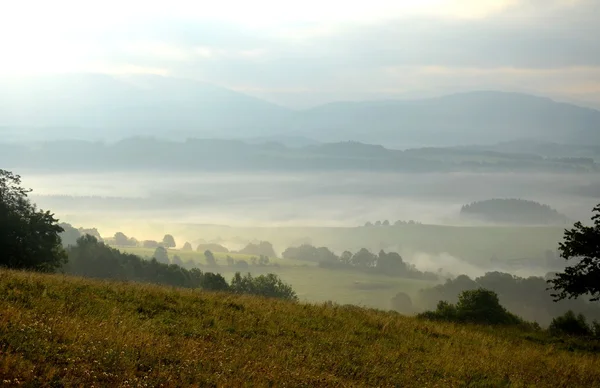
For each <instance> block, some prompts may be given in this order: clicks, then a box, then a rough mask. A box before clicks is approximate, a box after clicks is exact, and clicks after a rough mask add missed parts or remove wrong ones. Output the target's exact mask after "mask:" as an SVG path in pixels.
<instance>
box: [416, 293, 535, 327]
mask: <svg viewBox="0 0 600 388" xmlns="http://www.w3.org/2000/svg"><path fill="white" fill-rule="evenodd" d="M419 316H420V317H422V318H426V319H433V320H444V321H451V322H463V323H478V324H487V325H520V324H524V323H525V322H524V321H523V320H522V319H521V318H519V317H518V316H516V315H514V314H512V313H510V312H508V311H507V310H506V309H505V308H504V307H503V306H502V305H501V304H500V301H499V300H498V295H497V294H496V293H495V292H494V291H490V290H486V289H483V288H479V289H477V290H468V291H463V292H462V293H461V294H460V295H459V297H458V303H456V305H453V304H452V303H448V302H446V301H440V302H438V305H437V308H436V310H435V311H428V312H425V313H422V314H419Z"/></svg>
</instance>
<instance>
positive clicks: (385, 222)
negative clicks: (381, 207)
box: [381, 220, 390, 226]
mask: <svg viewBox="0 0 600 388" xmlns="http://www.w3.org/2000/svg"><path fill="white" fill-rule="evenodd" d="M381 225H382V226H390V221H388V220H385V221H383V223H382V224H381Z"/></svg>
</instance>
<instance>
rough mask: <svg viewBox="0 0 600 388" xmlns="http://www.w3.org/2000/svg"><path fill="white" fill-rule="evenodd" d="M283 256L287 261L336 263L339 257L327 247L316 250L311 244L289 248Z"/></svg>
mask: <svg viewBox="0 0 600 388" xmlns="http://www.w3.org/2000/svg"><path fill="white" fill-rule="evenodd" d="M281 256H282V257H283V258H285V259H296V260H306V261H314V262H336V261H338V257H337V256H336V255H335V253H333V252H331V251H330V250H329V249H328V248H326V247H320V248H315V247H314V246H312V245H310V244H303V245H300V246H299V247H289V248H287V249H286V250H285V251H284V252H283V253H282V254H281Z"/></svg>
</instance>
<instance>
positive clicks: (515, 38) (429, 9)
mask: <svg viewBox="0 0 600 388" xmlns="http://www.w3.org/2000/svg"><path fill="white" fill-rule="evenodd" d="M25 3H26V1H25ZM58 3H59V5H56V4H55V5H54V8H52V7H50V8H48V9H46V10H45V12H48V13H49V14H53V13H54V14H56V15H59V13H60V12H62V11H61V9H62V10H63V11H64V10H65V9H67V8H68V7H73V10H75V12H77V14H78V15H79V16H80V18H72V19H75V20H74V21H71V20H70V19H69V21H68V22H67V21H65V23H61V24H59V25H56V26H55V27H56V28H50V27H53V26H51V25H49V24H48V23H49V22H48V20H53V19H52V18H46V19H39V20H38V19H35V20H36V23H39V26H38V27H37V28H30V27H31V26H28V25H25V27H23V26H20V25H19V24H18V23H17V22H16V21H15V20H17V21H18V18H17V19H15V18H12V19H13V21H15V22H12V23H11V24H7V25H8V26H9V27H10V28H11V31H12V32H13V34H12V35H13V36H14V35H18V36H20V38H19V39H12V40H11V42H12V43H11V44H10V45H3V47H9V48H10V49H9V50H8V52H5V54H6V55H3V57H4V58H8V60H7V61H6V60H5V61H4V65H3V66H4V69H5V70H6V69H9V70H10V69H20V68H27V69H30V68H33V67H35V66H44V64H45V63H46V62H47V60H48V57H50V56H51V53H52V52H53V50H54V49H56V52H57V53H58V55H55V56H54V58H58V59H60V61H58V60H56V59H55V60H54V62H56V63H54V62H53V61H49V63H53V66H52V70H55V69H56V68H60V67H61V66H62V67H64V68H65V69H69V71H72V70H73V69H81V70H85V71H89V70H90V69H92V70H93V69H97V68H100V67H105V68H107V69H127V68H130V69H142V70H140V71H143V72H154V71H156V72H159V73H161V74H171V75H174V76H179V77H190V78H195V79H199V80H203V81H208V82H212V83H215V84H220V85H223V86H227V87H231V88H234V89H238V90H254V91H255V94H258V95H260V96H262V97H266V98H269V99H274V100H278V99H282V100H283V101H284V102H287V103H290V104H293V105H310V104H315V103H319V102H324V101H327V100H330V99H339V98H342V99H360V98H371V97H372V98H377V97H385V96H399V95H403V94H406V93H409V94H410V93H413V94H414V93H417V91H420V93H422V94H427V93H435V91H437V93H441V92H446V91H451V90H458V89H463V88H470V89H473V88H475V89H487V88H505V89H522V90H529V91H534V92H535V91H537V92H538V93H541V94H543V93H549V94H561V93H562V94H564V95H565V96H567V95H585V96H597V95H600V89H599V87H598V81H595V80H597V79H598V78H597V76H598V68H600V40H598V39H597V36H600V23H598V20H600V2H598V1H596V0H546V1H541V0H504V1H499V2H481V1H475V0H425V1H423V2H392V1H385V0H374V1H372V2H369V3H368V6H367V5H365V4H364V3H347V2H346V3H341V2H325V3H324V2H322V1H320V2H317V1H315V0H310V1H308V2H304V3H302V4H300V3H298V4H295V5H294V6H292V7H291V8H290V9H284V8H285V7H283V5H282V4H281V3H280V2H275V1H272V0H260V1H259V2H258V3H251V4H250V5H249V4H247V3H242V2H239V1H237V2H236V1H230V0H228V1H221V2H218V4H216V5H211V6H208V5H202V4H201V3H192V2H187V1H183V0H174V1H173V2H171V6H170V7H166V6H165V3H164V2H157V1H149V2H144V3H141V2H137V1H134V2H128V3H127V4H126V5H123V7H121V8H119V7H117V5H118V4H117V3H116V2H115V1H108V5H106V6H105V7H100V8H98V7H96V8H94V9H92V11H93V12H92V11H90V10H88V9H84V8H82V7H81V6H79V5H77V2H73V1H67V0H60V1H59V2H58ZM15 4H17V3H15ZM18 4H21V2H19V3H18ZM199 4H200V5H199ZM361 4H362V5H361ZM399 4H401V5H399ZM411 4H412V5H411ZM416 4H420V5H416ZM12 7H17V8H15V9H16V10H13V14H15V15H16V14H19V12H20V15H27V13H25V10H27V7H26V5H12ZM19 7H20V8H19ZM61 7H62V8H61ZM65 7H66V8H65ZM117 11H119V12H117ZM8 13H10V9H9V12H8ZM93 13H97V15H96V16H97V18H96V19H100V20H103V21H104V22H98V21H92V20H89V23H86V20H88V19H87V18H91V16H93V15H92V14H93ZM5 15H6V13H5ZM13 16H14V15H13ZM159 16H160V17H159ZM0 19H2V18H1V17H0ZM9 19H11V18H9V17H5V18H4V19H3V20H0V22H2V21H4V22H7V21H9ZM54 24H56V23H54ZM62 24H64V25H62ZM9 27H6V25H5V26H4V27H0V32H3V28H4V29H6V28H9ZM15 31H16V32H15ZM19 34H20V35H19ZM9 35H10V34H9V33H8V31H7V32H6V33H5V34H4V38H0V43H3V40H2V39H4V40H6V39H7V36H9ZM36 44H37V48H36ZM23 47H29V48H31V50H29V51H28V52H24V51H23ZM98 64H102V66H99V65H98ZM2 69H3V68H2V66H0V72H2ZM295 91H297V92H295ZM593 98H596V97H593Z"/></svg>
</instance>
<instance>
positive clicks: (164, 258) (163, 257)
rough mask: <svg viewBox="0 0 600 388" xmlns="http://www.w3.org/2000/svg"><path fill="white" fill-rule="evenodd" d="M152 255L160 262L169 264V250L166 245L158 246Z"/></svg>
mask: <svg viewBox="0 0 600 388" xmlns="http://www.w3.org/2000/svg"><path fill="white" fill-rule="evenodd" d="M152 257H153V258H155V259H156V261H158V262H159V263H164V264H169V252H167V249H166V248H165V247H162V246H159V247H156V250H155V251H154V255H152Z"/></svg>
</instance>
